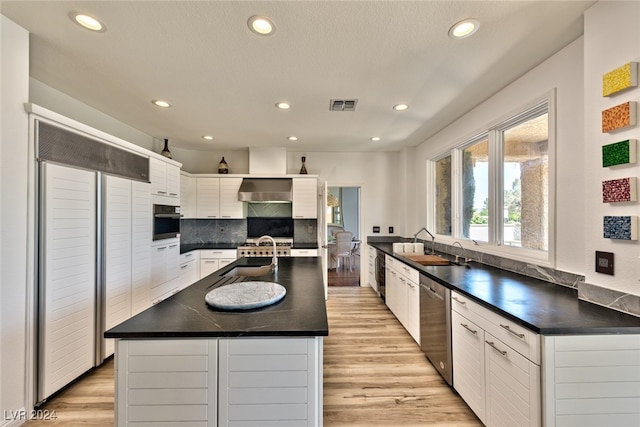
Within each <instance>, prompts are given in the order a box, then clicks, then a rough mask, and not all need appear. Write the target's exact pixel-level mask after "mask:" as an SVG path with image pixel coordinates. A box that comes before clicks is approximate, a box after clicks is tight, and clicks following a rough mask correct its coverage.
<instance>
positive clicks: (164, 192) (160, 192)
mask: <svg viewBox="0 0 640 427" xmlns="http://www.w3.org/2000/svg"><path fill="white" fill-rule="evenodd" d="M158 194H167V192H166V191H160V190H158Z"/></svg>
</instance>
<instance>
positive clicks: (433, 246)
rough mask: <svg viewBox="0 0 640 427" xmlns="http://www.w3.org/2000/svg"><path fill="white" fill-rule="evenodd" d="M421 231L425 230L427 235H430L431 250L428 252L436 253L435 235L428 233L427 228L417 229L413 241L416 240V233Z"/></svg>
mask: <svg viewBox="0 0 640 427" xmlns="http://www.w3.org/2000/svg"><path fill="white" fill-rule="evenodd" d="M422 231H425V232H426V233H427V234H428V235H429V236H431V252H429V253H430V254H435V253H436V237H435V236H434V235H433V234H431V233H429V230H427V227H422V228H421V229H420V230H418V232H417V233H416V234H414V235H413V243H416V242H417V241H418V234H420V233H421V232H422Z"/></svg>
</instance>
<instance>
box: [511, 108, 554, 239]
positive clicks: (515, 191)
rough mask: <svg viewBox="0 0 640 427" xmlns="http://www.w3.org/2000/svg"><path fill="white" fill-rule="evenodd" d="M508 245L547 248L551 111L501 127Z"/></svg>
mask: <svg viewBox="0 0 640 427" xmlns="http://www.w3.org/2000/svg"><path fill="white" fill-rule="evenodd" d="M501 139H502V152H503V159H502V169H503V187H502V188H503V201H502V208H503V216H504V217H503V221H502V236H503V237H502V241H503V243H504V244H505V245H512V246H519V247H524V248H529V249H535V250H541V251H546V250H548V239H547V235H548V226H547V224H548V222H549V192H548V188H549V115H548V114H547V113H544V114H540V115H538V116H535V117H532V118H529V119H527V120H526V121H524V122H522V123H519V124H517V125H515V126H512V127H510V128H508V129H505V130H503V131H502V134H501Z"/></svg>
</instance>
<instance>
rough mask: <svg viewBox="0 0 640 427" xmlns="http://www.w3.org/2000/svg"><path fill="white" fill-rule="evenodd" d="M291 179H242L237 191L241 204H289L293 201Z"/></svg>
mask: <svg viewBox="0 0 640 427" xmlns="http://www.w3.org/2000/svg"><path fill="white" fill-rule="evenodd" d="M292 185H293V183H292V181H291V178H243V179H242V184H241V185H240V189H239V190H238V200H240V201H242V202H290V201H292V200H293V192H292Z"/></svg>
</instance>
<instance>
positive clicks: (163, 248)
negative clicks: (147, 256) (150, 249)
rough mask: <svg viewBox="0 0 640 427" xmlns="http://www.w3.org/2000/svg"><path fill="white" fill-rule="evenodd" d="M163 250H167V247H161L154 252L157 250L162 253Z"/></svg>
mask: <svg viewBox="0 0 640 427" xmlns="http://www.w3.org/2000/svg"><path fill="white" fill-rule="evenodd" d="M165 249H167V247H166V246H163V247H161V248H156V250H157V251H164V250H165Z"/></svg>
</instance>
